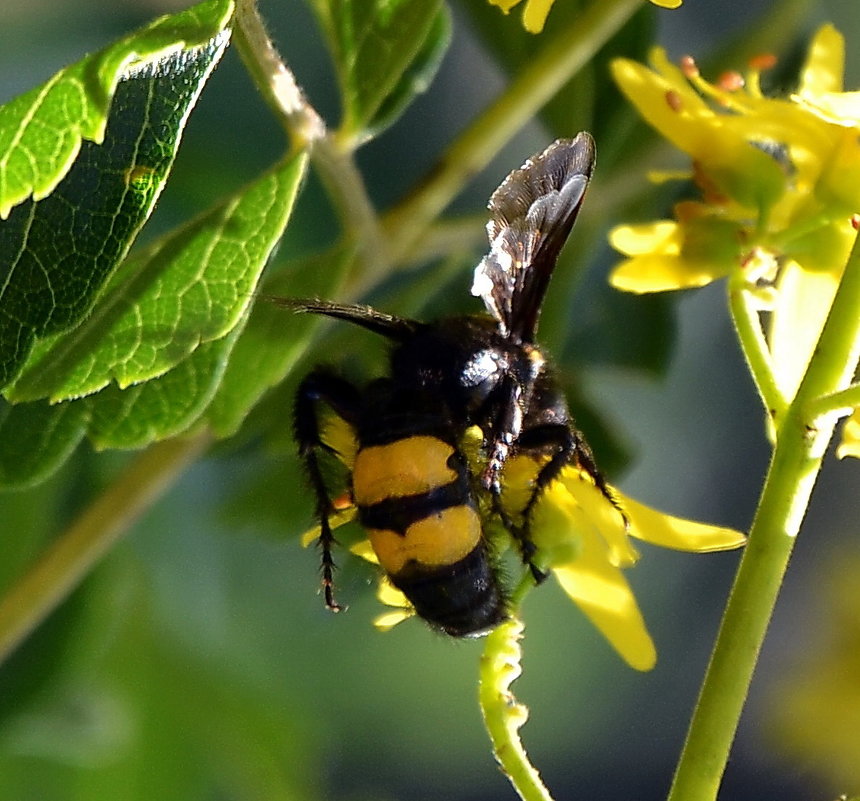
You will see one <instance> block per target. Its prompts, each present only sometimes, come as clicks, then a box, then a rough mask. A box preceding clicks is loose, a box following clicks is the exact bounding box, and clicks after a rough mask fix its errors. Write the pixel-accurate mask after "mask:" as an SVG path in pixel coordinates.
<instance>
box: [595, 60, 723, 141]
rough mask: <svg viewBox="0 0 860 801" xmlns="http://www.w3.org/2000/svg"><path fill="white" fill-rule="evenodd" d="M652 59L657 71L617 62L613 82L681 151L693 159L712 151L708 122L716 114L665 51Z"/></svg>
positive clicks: (643, 115)
mask: <svg viewBox="0 0 860 801" xmlns="http://www.w3.org/2000/svg"><path fill="white" fill-rule="evenodd" d="M651 58H652V61H653V62H654V63H655V66H657V70H658V71H656V72H655V71H654V70H651V69H649V68H648V67H646V66H645V65H644V64H639V63H637V62H636V61H630V60H629V59H623V58H619V59H615V60H614V61H613V62H612V63H611V65H610V67H611V70H612V77H613V79H614V80H615V82H616V83H617V84H618V86H619V88H620V89H621V91H622V92H623V93H624V94H625V96H626V97H627V99H628V100H629V101H630V102H631V103H632V104H633V105H634V106H635V107H636V109H637V110H638V111H639V113H640V114H641V115H642V117H644V119H645V120H646V121H647V122H648V124H649V125H651V127H653V128H656V129H657V130H658V131H659V132H660V133H661V134H662V135H663V136H664V137H665V138H666V139H668V140H669V141H670V142H672V144H674V145H675V146H676V147H677V148H678V149H680V150H683V151H684V152H685V153H687V154H689V155H691V156H693V157H698V156H699V154H701V153H703V152H708V149H709V143H710V142H712V140H713V136H712V135H711V129H710V127H709V125H708V121H711V120H713V118H714V116H715V115H714V112H713V111H712V110H711V109H710V107H709V106H708V105H707V104H706V103H705V102H704V101H703V100H702V99H701V98H700V97H699V96H698V95H697V94H696V93H695V92H694V91H693V90H692V89H691V88H690V85H689V83H688V82H687V81H686V79H685V78H684V76H683V74H682V73H681V72H680V70H678V69H677V67H674V66H673V65H672V64H671V63H670V62H669V60H668V59H667V58H666V55H665V52H663V51H662V50H660V49H655V50H654V51H653V52H652V56H651Z"/></svg>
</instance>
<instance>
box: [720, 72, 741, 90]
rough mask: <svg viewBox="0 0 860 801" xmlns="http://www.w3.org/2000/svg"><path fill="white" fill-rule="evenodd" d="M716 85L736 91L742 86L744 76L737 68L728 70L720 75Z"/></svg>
mask: <svg viewBox="0 0 860 801" xmlns="http://www.w3.org/2000/svg"><path fill="white" fill-rule="evenodd" d="M717 85H718V86H719V87H720V89H724V90H725V91H726V92H737V91H739V90H740V89H743V88H744V76H743V75H741V74H740V73H739V72H738V71H737V70H728V71H726V72H724V73H723V74H722V75H720V77H719V79H718V80H717Z"/></svg>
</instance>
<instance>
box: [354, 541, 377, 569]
mask: <svg viewBox="0 0 860 801" xmlns="http://www.w3.org/2000/svg"><path fill="white" fill-rule="evenodd" d="M349 550H350V552H351V553H354V554H355V555H356V556H358V557H360V558H361V559H364V560H365V561H367V562H372V563H373V564H375V565H378V564H379V559H377V558H376V552H375V551H374V550H373V546H372V545H371V544H370V540H359V541H358V542H356V543H355V544H353V545H352V546H350V549H349Z"/></svg>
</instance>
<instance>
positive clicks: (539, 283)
mask: <svg viewBox="0 0 860 801" xmlns="http://www.w3.org/2000/svg"><path fill="white" fill-rule="evenodd" d="M594 161H595V148H594V140H593V139H592V138H591V136H590V134H588V133H586V132H582V133H580V134H578V135H577V136H576V137H575V138H574V139H558V140H556V141H555V142H553V143H552V144H551V145H550V146H549V147H548V148H547V149H546V150H544V151H543V152H542V153H540V154H538V155H536V156H533V157H532V158H530V159H529V160H528V161H527V162H526V163H525V164H524V165H523V166H522V167H520V169H518V170H514V171H513V172H512V173H511V174H510V175H509V176H508V177H507V178H505V180H504V181H503V182H502V184H501V185H500V186H499V188H498V189H497V190H496V191H495V192H493V196H492V197H491V198H490V202H489V204H488V208H489V210H490V215H491V217H490V221H489V222H488V223H487V237H488V238H489V240H490V252H489V253H488V254H487V255H486V256H485V257H484V258H483V259H482V260H481V262H480V264H478V266H477V267H476V268H475V278H474V282H473V284H472V294H473V295H476V296H478V297H480V298H482V299H483V301H484V305H485V306H486V307H487V310H488V311H489V312H490V314H492V315H493V317H495V318H496V319H497V320H498V322H499V328H500V331H501V332H502V334H503V335H504V336H509V337H512V338H514V339H516V340H518V341H521V342H530V341H531V340H532V339H533V338H534V334H535V331H536V329H537V322H538V317H539V315H540V310H541V305H542V304H543V298H544V295H545V293H546V288H547V285H548V283H549V279H550V276H551V275H552V271H553V269H554V268H555V263H556V260H557V259H558V254H559V253H560V251H561V249H562V247H563V246H564V243H565V241H566V240H567V237H568V234H570V230H571V228H572V227H573V223H574V222H575V221H576V215H577V214H578V213H579V208H580V206H581V205H582V200H583V198H584V197H585V190H586V188H587V187H588V181H589V179H590V178H591V172H592V170H593V168H594Z"/></svg>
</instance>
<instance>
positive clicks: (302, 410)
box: [293, 369, 360, 612]
mask: <svg viewBox="0 0 860 801" xmlns="http://www.w3.org/2000/svg"><path fill="white" fill-rule="evenodd" d="M359 402H360V401H359V393H358V390H357V389H356V388H355V387H354V386H353V385H352V384H350V383H349V381H347V380H346V379H343V378H340V377H339V376H336V375H334V374H332V373H330V372H326V371H325V370H320V369H318V370H314V371H313V372H312V373H309V374H308V375H307V376H306V377H305V378H304V380H303V381H302V382H301V383H300V384H299V387H298V389H297V390H296V403H295V407H294V419H293V426H294V433H295V437H296V442H297V443H298V446H299V456H300V457H301V459H302V460H303V461H304V463H305V470H306V471H307V475H308V479H309V481H310V485H311V489H312V490H313V492H314V495H315V496H316V516H317V520H319V523H320V536H319V546H320V550H321V551H322V559H321V565H322V566H321V569H322V586H323V593H324V596H325V605H326V607H328V608H329V609H331V610H332V611H334V612H338V611H340V610H341V609H342V608H343V607H342V606H341V605H340V604H338V603H337V601H336V600H335V597H334V580H333V577H334V571H335V568H336V565H335V563H334V559H333V557H332V549H333V547H334V545H335V543H336V540H335V538H334V534H333V533H332V530H331V523H330V521H329V517H330V515H331V512H332V509H333V503H332V499H331V497H330V495H329V492H328V488H327V487H326V484H325V480H324V478H323V474H322V470H321V468H320V462H319V458H318V457H319V454H320V452H322V451H329V452H330V451H331V448H329V447H328V446H327V445H326V444H325V443H324V442H323V441H322V437H321V433H320V421H319V418H318V415H317V408H318V404H320V403H324V404H326V405H327V406H328V407H329V408H331V409H332V410H333V411H334V412H335V414H337V415H338V416H339V417H341V418H342V419H344V420H346V422H347V423H349V424H351V425H354V424H355V421H356V418H357V415H358V407H359Z"/></svg>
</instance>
